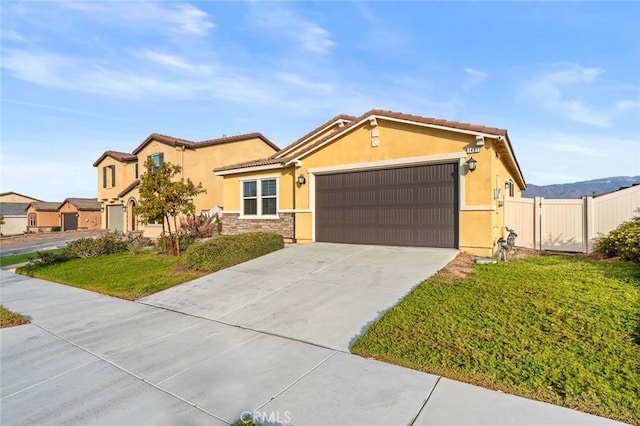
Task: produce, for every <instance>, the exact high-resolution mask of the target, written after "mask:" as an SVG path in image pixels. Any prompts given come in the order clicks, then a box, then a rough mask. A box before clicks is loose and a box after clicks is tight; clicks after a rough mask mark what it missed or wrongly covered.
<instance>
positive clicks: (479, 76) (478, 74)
mask: <svg viewBox="0 0 640 426" xmlns="http://www.w3.org/2000/svg"><path fill="white" fill-rule="evenodd" d="M464 72H465V73H466V74H467V78H466V80H465V82H464V84H463V86H464V88H465V89H467V90H468V89H471V88H472V87H475V86H477V85H479V84H480V83H482V82H483V81H485V80H486V79H487V77H489V73H486V72H484V71H479V70H475V69H473V68H465V69H464Z"/></svg>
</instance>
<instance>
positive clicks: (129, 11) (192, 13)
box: [60, 1, 215, 36]
mask: <svg viewBox="0 0 640 426" xmlns="http://www.w3.org/2000/svg"><path fill="white" fill-rule="evenodd" d="M60 4H61V5H62V6H64V7H66V8H68V9H72V10H76V11H79V12H82V13H85V14H90V15H92V16H93V17H94V19H96V20H98V21H103V22H108V23H110V24H113V23H115V24H127V25H128V24H130V23H136V24H138V25H145V26H149V27H156V28H157V29H158V30H161V31H168V32H176V33H181V34H187V35H194V36H206V35H207V34H208V33H209V31H210V30H211V29H213V28H214V27H215V24H214V23H213V22H211V20H210V19H209V14H208V13H207V12H205V11H203V10H202V9H199V8H197V7H195V6H193V5H191V4H188V3H168V2H167V3H164V2H152V1H138V2H133V3H131V2H118V1H114V2H61V3H60Z"/></svg>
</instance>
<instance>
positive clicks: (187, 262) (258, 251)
mask: <svg viewBox="0 0 640 426" xmlns="http://www.w3.org/2000/svg"><path fill="white" fill-rule="evenodd" d="M283 247H284V241H283V240H282V236H281V235H278V234H272V233H267V232H251V233H247V234H239V235H228V236H224V237H218V238H214V239H212V240H208V241H205V242H202V243H196V244H193V245H192V246H190V247H189V248H188V249H187V251H186V252H185V254H184V257H183V260H182V264H183V265H184V266H185V267H187V268H189V269H196V270H198V271H204V272H215V271H219V270H220V269H224V268H228V267H230V266H233V265H237V264H238V263H242V262H246V261H247V260H251V259H255V258H256V257H260V256H264V255H265V254H267V253H271V252H272V251H276V250H280V249H281V248H283Z"/></svg>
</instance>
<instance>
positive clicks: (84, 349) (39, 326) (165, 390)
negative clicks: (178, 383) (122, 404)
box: [32, 323, 229, 424]
mask: <svg viewBox="0 0 640 426" xmlns="http://www.w3.org/2000/svg"><path fill="white" fill-rule="evenodd" d="M32 324H34V325H35V326H36V327H38V328H40V329H42V330H44V331H46V332H47V333H49V334H51V335H52V336H55V337H57V338H58V339H60V340H63V341H65V342H67V343H69V344H70V345H72V346H75V347H76V348H78V349H80V350H82V351H84V352H87V353H88V354H90V355H93V356H94V357H96V358H98V359H97V360H95V361H92V362H96V361H104V362H106V363H107V364H110V365H112V366H113V367H115V368H117V369H118V370H120V371H122V372H123V373H125V374H128V375H130V376H132V377H135V378H136V379H138V380H140V381H142V382H143V383H146V384H147V385H149V386H151V387H152V388H154V389H157V390H159V391H160V392H164V393H166V394H167V395H170V396H172V397H174V398H176V399H178V400H180V401H182V402H184V403H185V404H188V405H190V406H191V407H193V408H195V409H196V410H199V411H202V412H203V413H205V414H208V415H209V416H211V417H214V418H216V419H218V420H220V421H223V422H225V423H227V424H228V423H229V422H228V421H226V420H225V419H223V418H221V417H219V416H216V415H215V414H213V413H211V412H209V411H207V410H205V409H204V408H202V407H200V406H198V405H197V404H195V403H193V402H191V401H188V400H186V399H184V398H183V397H181V396H180V395H176V394H174V393H173V392H171V391H169V390H167V389H164V388H162V387H160V386H156V385H155V384H153V383H152V382H150V381H148V380H146V379H145V378H144V377H141V376H138V375H137V374H135V373H134V372H132V371H129V370H127V369H126V368H124V367H121V366H119V365H118V364H116V363H114V362H113V361H110V360H108V359H107V358H105V357H103V356H101V355H99V354H97V353H95V352H93V351H91V350H90V349H88V348H84V347H82V346H80V345H78V344H76V343H73V342H72V341H70V340H68V339H66V338H65V337H62V336H60V335H58V334H56V333H54V332H53V331H51V330H48V329H46V328H45V327H43V326H41V325H38V324H35V323H32Z"/></svg>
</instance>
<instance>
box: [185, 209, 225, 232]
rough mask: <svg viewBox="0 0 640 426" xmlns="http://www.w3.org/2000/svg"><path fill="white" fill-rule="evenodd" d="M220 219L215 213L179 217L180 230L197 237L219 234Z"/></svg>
mask: <svg viewBox="0 0 640 426" xmlns="http://www.w3.org/2000/svg"><path fill="white" fill-rule="evenodd" d="M220 225H221V223H220V220H219V218H218V215H217V214H214V215H212V216H209V215H206V214H200V215H198V216H189V217H187V218H186V219H180V231H182V232H183V233H187V234H193V235H195V236H196V237H198V238H209V237H213V236H214V235H220Z"/></svg>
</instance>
